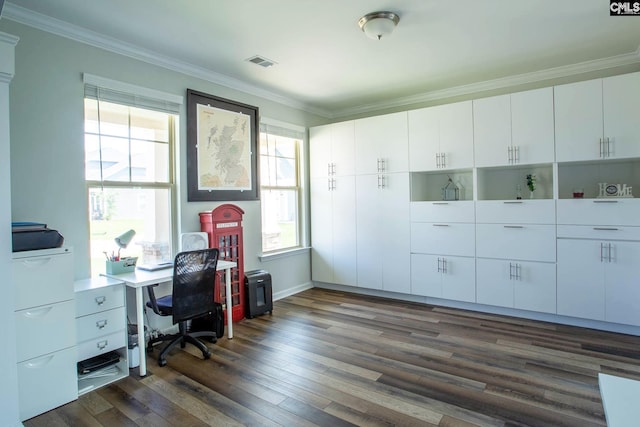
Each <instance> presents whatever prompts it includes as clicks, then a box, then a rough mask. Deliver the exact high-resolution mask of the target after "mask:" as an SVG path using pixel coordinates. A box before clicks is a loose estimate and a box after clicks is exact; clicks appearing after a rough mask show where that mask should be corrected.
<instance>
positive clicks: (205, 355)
mask: <svg viewBox="0 0 640 427" xmlns="http://www.w3.org/2000/svg"><path fill="white" fill-rule="evenodd" d="M202 357H203V358H204V360H208V359H210V358H211V352H210V351H207V352H206V353H202Z"/></svg>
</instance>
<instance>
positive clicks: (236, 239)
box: [200, 204, 245, 322]
mask: <svg viewBox="0 0 640 427" xmlns="http://www.w3.org/2000/svg"><path fill="white" fill-rule="evenodd" d="M243 214H244V211H243V210H242V209H240V208H239V207H238V206H235V205H231V204H224V205H221V206H218V207H217V208H215V209H214V210H212V211H211V212H201V213H200V230H201V231H204V232H206V233H207V234H208V235H209V247H210V248H218V249H219V250H220V259H221V260H225V261H233V262H235V263H236V265H237V266H236V267H234V268H232V269H231V303H232V308H231V314H232V318H233V321H234V322H237V321H239V320H242V319H244V317H245V313H244V310H245V308H244V305H245V304H244V300H245V296H244V245H243V238H242V215H243ZM225 280H226V278H225V271H220V272H218V280H217V281H216V285H215V286H216V298H215V299H216V301H217V302H220V303H222V304H224V303H225V301H226V299H225V298H226V294H225V286H224V283H225ZM226 309H228V307H225V316H224V318H225V321H226V319H227V316H226Z"/></svg>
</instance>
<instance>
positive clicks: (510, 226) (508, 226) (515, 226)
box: [503, 225, 524, 228]
mask: <svg viewBox="0 0 640 427" xmlns="http://www.w3.org/2000/svg"><path fill="white" fill-rule="evenodd" d="M503 227H504V228H524V227H523V226H522V225H504V226H503Z"/></svg>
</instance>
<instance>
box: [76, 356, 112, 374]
mask: <svg viewBox="0 0 640 427" xmlns="http://www.w3.org/2000/svg"><path fill="white" fill-rule="evenodd" d="M119 361H120V355H119V354H118V353H117V352H116V351H110V352H108V353H104V354H100V355H98V356H95V357H92V358H90V359H86V360H83V361H81V362H78V374H80V375H86V374H90V373H92V372H95V371H97V370H98V369H102V368H106V367H107V366H111V365H115V364H116V363H118V362H119Z"/></svg>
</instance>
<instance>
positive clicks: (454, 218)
mask: <svg viewBox="0 0 640 427" xmlns="http://www.w3.org/2000/svg"><path fill="white" fill-rule="evenodd" d="M474 216H475V215H474V207H473V202H472V201H452V202H429V201H422V202H412V203H411V293H412V294H413V295H423V296H427V297H434V298H444V299H449V300H454V301H466V302H475V300H476V287H475V246H476V245H475V224H474Z"/></svg>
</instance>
